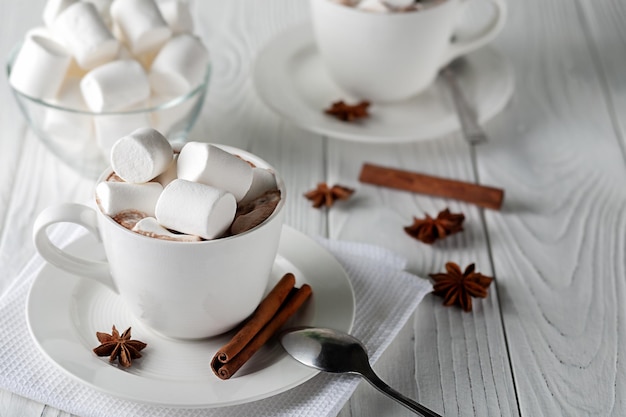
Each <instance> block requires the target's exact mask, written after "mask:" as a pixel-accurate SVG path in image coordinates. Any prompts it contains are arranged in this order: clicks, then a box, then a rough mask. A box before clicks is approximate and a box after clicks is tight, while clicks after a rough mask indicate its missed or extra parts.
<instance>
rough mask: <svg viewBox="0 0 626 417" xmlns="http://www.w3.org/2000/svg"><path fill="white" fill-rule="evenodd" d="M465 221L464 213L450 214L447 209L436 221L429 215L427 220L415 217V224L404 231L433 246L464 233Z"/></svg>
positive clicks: (441, 212)
mask: <svg viewBox="0 0 626 417" xmlns="http://www.w3.org/2000/svg"><path fill="white" fill-rule="evenodd" d="M464 220H465V216H464V215H463V213H450V210H448V209H445V210H443V211H440V212H439V214H437V218H435V219H433V218H432V217H430V216H429V215H428V214H427V215H426V218H425V219H418V218H417V217H413V224H412V225H410V226H407V227H405V228H404V231H405V232H407V233H408V234H409V236H411V237H414V238H415V239H417V240H421V241H422V242H424V243H428V244H431V243H433V242H435V241H436V240H437V239H443V238H444V237H446V236H449V235H451V234H454V233H458V232H460V231H462V230H463V221H464Z"/></svg>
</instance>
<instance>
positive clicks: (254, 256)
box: [33, 145, 285, 339]
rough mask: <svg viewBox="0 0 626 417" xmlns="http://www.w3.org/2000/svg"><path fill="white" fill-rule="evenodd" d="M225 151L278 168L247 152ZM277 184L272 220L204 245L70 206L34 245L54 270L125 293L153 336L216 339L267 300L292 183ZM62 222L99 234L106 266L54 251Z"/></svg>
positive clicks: (52, 214) (46, 221)
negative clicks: (52, 235)
mask: <svg viewBox="0 0 626 417" xmlns="http://www.w3.org/2000/svg"><path fill="white" fill-rule="evenodd" d="M220 147H222V148H223V149H225V150H226V151H228V152H231V153H234V154H236V155H239V156H241V157H242V158H243V159H245V160H247V161H250V162H252V163H253V164H255V165H256V166H258V167H261V168H267V169H272V167H271V166H270V165H269V164H267V163H266V162H265V161H263V160H261V159H260V158H258V157H256V156H254V155H252V154H250V153H248V152H245V151H242V150H240V149H236V148H232V147H228V146H221V145H220ZM274 172H275V171H274ZM110 173H111V171H110V170H109V171H107V172H105V173H104V174H103V176H102V177H101V180H102V179H105V178H107V177H108V175H109V174H110ZM276 182H277V184H278V187H279V189H280V191H281V199H280V202H279V204H278V206H277V207H276V209H275V210H274V212H273V213H272V215H271V216H270V217H269V218H267V219H266V220H265V221H264V222H263V223H262V224H260V225H259V226H257V227H255V228H253V229H251V230H249V231H247V232H244V233H241V234H238V235H235V236H230V237H226V238H220V239H215V240H207V241H202V242H177V241H168V240H162V239H156V238H152V237H147V236H144V235H141V234H138V233H135V232H133V231H130V230H128V229H126V228H124V227H123V226H121V225H119V224H118V223H116V222H115V221H114V220H113V219H112V218H111V217H109V216H107V215H105V214H104V213H102V212H101V211H100V210H99V209H93V208H91V207H88V206H85V205H81V204H63V205H59V206H54V207H49V208H47V209H45V210H44V211H42V212H41V214H40V215H39V216H38V217H37V219H36V221H35V225H34V230H33V237H34V242H35V246H36V248H37V250H38V251H39V253H40V254H41V255H42V256H43V257H44V258H45V259H46V260H47V261H48V262H50V263H51V264H53V265H55V266H57V267H59V268H61V269H64V270H66V271H69V272H71V273H74V274H77V275H79V276H81V277H85V279H88V278H91V279H95V280H97V281H99V282H101V283H102V284H104V285H106V286H107V287H109V288H110V289H111V290H113V291H114V292H116V293H118V294H119V295H120V296H121V297H122V299H123V300H124V302H125V303H126V305H127V306H128V307H129V309H130V310H131V311H132V313H133V315H134V316H135V317H136V318H138V319H139V320H140V321H142V322H143V323H145V324H146V325H148V326H149V327H151V328H152V329H153V330H155V331H157V332H159V333H161V334H163V335H165V336H169V337H173V338H182V339H198V338H205V337H210V336H215V335H218V334H221V333H223V332H225V331H228V330H230V329H232V328H233V327H235V326H236V325H237V324H239V323H240V322H241V321H243V320H244V319H245V318H246V317H248V316H249V315H250V314H251V313H252V312H253V311H254V309H255V308H256V307H257V305H258V304H259V302H260V301H261V299H262V298H263V295H264V294H265V291H266V287H267V286H268V282H269V277H270V272H271V269H272V265H273V263H274V259H275V257H276V252H277V250H278V242H279V240H280V234H281V229H282V224H283V218H284V211H285V210H284V205H285V185H284V182H283V180H282V179H281V177H280V176H279V175H278V173H276ZM59 222H71V223H76V224H79V225H81V226H84V227H85V228H87V229H88V230H89V231H90V232H91V233H94V234H96V235H97V236H99V238H100V239H101V240H102V243H103V246H104V251H105V254H106V258H107V262H99V261H95V260H89V259H83V258H78V257H76V256H73V255H71V254H69V253H67V252H65V251H63V250H62V249H60V248H58V247H57V246H55V245H54V244H53V243H52V242H51V241H50V239H49V237H48V234H47V232H46V229H47V228H48V226H50V225H52V224H54V223H59Z"/></svg>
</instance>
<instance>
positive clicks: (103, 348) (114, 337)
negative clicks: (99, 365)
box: [93, 326, 148, 368]
mask: <svg viewBox="0 0 626 417" xmlns="http://www.w3.org/2000/svg"><path fill="white" fill-rule="evenodd" d="M96 337H97V338H98V340H99V341H100V343H101V345H100V346H98V347H96V348H94V349H93V351H94V353H95V354H96V355H98V356H108V357H109V362H113V361H115V359H117V360H118V362H119V364H120V365H122V366H123V367H124V368H128V367H129V366H130V365H131V364H132V360H133V359H137V358H141V353H139V351H140V350H142V349H143V348H145V347H146V346H148V345H147V344H145V343H144V342H140V341H139V340H131V339H130V327H129V328H128V329H126V330H125V331H124V332H123V333H122V335H121V336H120V333H119V332H118V331H117V329H116V328H115V326H113V330H112V331H111V334H108V333H101V332H96Z"/></svg>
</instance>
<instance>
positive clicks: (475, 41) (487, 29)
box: [440, 0, 507, 67]
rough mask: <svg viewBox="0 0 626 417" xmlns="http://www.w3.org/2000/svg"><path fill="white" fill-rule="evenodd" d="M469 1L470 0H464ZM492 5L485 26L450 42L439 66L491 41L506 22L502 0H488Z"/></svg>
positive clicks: (504, 5)
mask: <svg viewBox="0 0 626 417" xmlns="http://www.w3.org/2000/svg"><path fill="white" fill-rule="evenodd" d="M465 1H471V0H465ZM489 2H490V3H491V4H493V6H494V9H495V10H494V15H493V17H492V18H491V19H490V20H489V22H487V23H486V24H485V26H484V27H483V28H482V29H480V30H478V31H477V32H476V33H475V34H474V35H473V36H471V37H470V38H468V39H464V40H461V41H456V42H452V43H451V44H450V46H449V48H448V51H447V52H446V53H445V54H444V56H443V60H442V62H441V65H440V67H444V66H445V65H447V64H449V63H450V61H452V60H453V59H455V58H457V57H459V56H461V55H465V54H467V53H469V52H472V51H474V50H476V49H478V48H480V47H481V46H484V45H486V44H487V43H489V42H491V41H492V40H493V39H494V38H495V37H496V36H497V35H498V33H499V32H500V30H502V28H503V27H504V23H505V22H506V14H507V9H506V4H505V3H504V0H489Z"/></svg>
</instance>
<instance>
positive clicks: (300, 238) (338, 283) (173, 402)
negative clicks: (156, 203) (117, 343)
mask: <svg viewBox="0 0 626 417" xmlns="http://www.w3.org/2000/svg"><path fill="white" fill-rule="evenodd" d="M86 237H88V235H82V236H80V237H78V238H76V239H74V240H73V241H72V242H70V243H69V245H72V244H75V245H76V244H78V243H80V242H81V240H83V239H85V238H86ZM298 251H299V252H301V253H300V254H299V256H302V257H303V258H302V259H293V252H298ZM285 252H287V253H289V254H290V255H289V256H285ZM304 252H306V254H305V253H304ZM311 254H312V255H313V257H312V256H311ZM305 256H306V257H308V258H309V259H305V258H304V257H305ZM279 257H282V258H283V259H285V260H286V261H287V262H289V263H290V264H293V265H294V266H295V267H296V269H298V270H300V271H301V272H304V274H303V275H304V277H298V278H297V279H298V285H301V282H302V283H309V284H311V285H312V286H313V288H314V291H315V288H316V286H319V285H320V284H322V285H325V286H327V287H329V288H326V290H325V291H326V292H327V294H326V295H327V296H328V295H329V294H328V291H337V290H339V291H340V292H341V291H343V294H342V295H341V297H342V303H341V304H340V305H339V304H333V305H332V306H333V309H328V308H324V301H323V300H322V301H321V302H319V300H320V295H319V294H320V291H319V287H318V291H316V292H314V297H317V300H316V301H315V302H316V304H315V305H308V306H307V307H306V308H305V310H304V311H305V313H306V311H307V310H312V311H313V313H312V314H313V316H312V318H311V320H310V321H311V323H305V324H306V325H313V326H317V325H321V324H320V323H316V322H315V320H319V317H318V316H317V314H318V313H322V314H324V316H323V317H322V320H321V321H322V322H325V323H322V324H325V325H326V326H328V321H329V319H330V318H331V316H332V317H337V315H338V314H339V315H341V316H344V318H343V321H344V325H343V326H339V327H338V329H339V330H343V331H346V332H350V331H351V330H352V327H353V326H354V320H355V310H356V299H355V294H354V289H353V287H352V283H351V281H350V278H349V276H348V275H347V273H346V271H345V269H344V268H343V267H342V266H341V264H340V263H339V261H338V260H337V259H336V258H335V257H334V256H333V255H332V254H331V253H330V252H329V251H328V250H326V249H325V248H323V247H322V246H321V245H320V244H319V243H317V242H315V241H314V240H313V239H312V238H310V237H309V236H307V235H305V234H304V233H302V232H299V231H297V230H295V229H293V228H291V227H289V226H287V225H283V229H282V231H281V243H280V244H279V251H278V256H277V261H275V264H276V263H277V262H278V258H279ZM313 258H315V259H313ZM320 260H321V261H322V262H323V263H324V264H325V265H326V267H325V268H324V270H323V271H321V272H322V273H320V270H321V267H320ZM306 264H308V265H306ZM313 267H315V270H314V271H313V270H312V268H313ZM303 269H304V270H303ZM324 271H325V273H324ZM50 275H52V277H51V276H50ZM63 275H69V277H67V276H63ZM301 279H302V281H301ZM51 280H52V281H54V280H57V281H58V282H64V283H65V284H64V285H65V287H66V290H68V291H69V292H71V291H72V290H74V289H75V288H76V287H77V286H78V285H87V286H88V287H90V288H91V287H94V288H95V291H108V289H106V288H105V287H103V286H100V285H99V284H98V283H96V282H95V281H91V280H84V279H80V278H79V277H76V276H73V275H72V274H70V273H67V272H65V271H62V270H59V269H57V268H54V267H53V266H52V265H49V264H46V265H45V266H44V267H43V268H42V269H41V270H40V272H39V273H38V274H37V276H36V277H35V279H34V281H33V283H32V285H31V287H30V289H29V292H28V295H27V299H26V322H27V325H28V331H29V333H30V335H31V338H32V339H33V341H34V343H35V345H36V346H37V348H38V350H39V351H40V352H41V353H43V355H44V356H45V357H46V358H47V359H48V360H49V361H50V362H51V363H52V364H53V365H54V366H55V367H56V368H57V369H60V370H61V371H62V372H63V373H64V374H65V375H68V376H70V377H71V378H72V379H73V380H74V381H77V382H79V383H80V384H81V385H83V386H87V387H91V388H93V389H95V390H97V391H99V392H103V393H106V394H109V395H112V396H114V397H117V398H121V399H125V400H130V401H133V402H137V403H144V404H149V405H154V406H165V407H171V408H190V409H191V408H219V407H226V406H232V405H240V404H245V403H249V402H253V401H258V400H261V399H265V398H269V397H272V396H274V395H277V394H280V393H283V392H285V391H288V390H290V389H292V388H295V387H297V386H299V385H301V384H302V383H304V382H306V381H308V380H309V379H311V378H313V377H314V376H316V375H317V374H318V373H319V371H318V370H316V369H312V368H307V367H304V366H302V365H301V364H299V363H298V362H296V361H295V360H294V359H292V358H290V357H289V356H288V355H287V353H285V352H281V353H280V354H279V358H278V360H276V361H274V362H273V363H271V364H270V365H269V366H267V367H264V368H262V369H260V370H258V371H256V372H253V373H251V374H249V375H243V376H235V377H234V378H231V379H230V380H228V381H222V380H220V379H218V378H217V377H215V376H214V375H212V374H211V375H209V379H207V382H206V383H205V384H202V385H204V387H199V389H204V391H203V392H202V395H199V394H198V395H197V396H196V398H195V399H193V400H192V399H190V398H189V396H186V395H182V396H181V397H180V398H179V399H173V398H172V397H173V395H171V394H172V392H169V391H168V394H169V395H167V396H164V395H161V394H163V392H162V391H163V390H164V389H163V387H161V388H159V389H158V390H150V389H147V390H146V389H145V388H146V387H143V388H142V389H138V391H151V393H150V392H148V393H147V394H145V395H143V396H137V395H133V394H129V393H128V391H127V389H125V388H127V387H128V382H131V381H132V382H133V383H136V382H137V381H138V378H139V380H141V379H143V380H147V381H151V380H152V381H153V380H154V379H155V378H154V377H153V378H150V377H148V376H141V375H135V374H130V373H127V372H124V371H123V370H120V369H118V368H117V367H115V366H111V365H109V364H108V363H106V361H105V360H99V359H101V358H96V357H94V356H93V354H92V352H90V351H89V349H84V347H85V345H84V343H82V342H81V341H80V340H77V338H78V339H80V335H79V334H78V333H77V331H76V330H75V329H74V328H72V329H71V330H72V331H73V333H75V335H74V338H73V340H66V342H68V341H69V342H70V343H74V344H76V345H79V346H82V350H84V351H86V352H81V354H83V355H82V356H83V357H84V358H83V359H87V362H85V364H84V365H82V366H83V367H84V370H87V371H92V372H96V371H102V370H104V371H105V372H106V373H107V374H108V375H114V378H115V379H117V382H116V384H115V386H116V388H117V389H111V388H110V386H109V388H107V387H105V386H102V384H98V383H97V382H94V381H90V380H86V379H85V378H84V377H83V376H81V375H79V374H78V373H76V372H72V370H70V368H71V366H76V363H75V361H73V362H74V363H69V364H68V362H69V361H71V360H72V359H73V358H68V357H65V356H63V353H59V352H58V351H50V349H49V347H46V343H45V341H43V340H40V338H41V337H42V335H41V331H40V330H38V328H40V326H42V325H48V324H50V323H49V322H47V323H42V322H41V321H40V322H39V323H37V319H36V318H35V317H37V315H41V314H43V315H44V321H45V319H47V320H48V321H50V320H52V319H51V318H50V317H52V316H48V315H46V312H45V310H46V308H42V307H41V306H38V305H37V303H38V301H40V299H39V298H41V295H37V292H38V291H41V289H40V288H39V287H42V288H44V285H43V284H42V283H43V282H45V283H46V284H50V281H51ZM316 283H317V285H316ZM322 293H324V291H322ZM49 303H50V304H52V305H55V304H56V305H57V307H56V309H57V310H60V309H66V310H71V308H72V307H71V306H69V305H68V306H64V307H59V306H58V305H59V303H58V302H57V301H55V300H49ZM318 304H319V305H318ZM326 305H328V302H326ZM48 307H50V305H48ZM53 309H54V307H53ZM337 309H340V310H341V311H339V312H338V311H337ZM34 310H39V312H36V311H34ZM329 310H334V311H333V312H330V311H329ZM68 324H69V326H75V324H74V323H73V322H70V323H65V324H63V323H61V324H58V325H57V326H58V327H59V328H62V327H63V326H64V325H68ZM94 337H95V336H94ZM150 337H151V338H154V337H157V338H160V339H157V340H162V339H167V340H169V341H170V342H172V339H169V338H166V337H164V336H159V335H158V334H157V333H156V332H150ZM94 340H95V339H94ZM152 340H154V339H152ZM174 342H176V341H174ZM200 342H201V341H200ZM94 343H95V344H97V341H95V342H94ZM152 343H153V344H154V342H152ZM161 343H163V342H161ZM179 343H189V342H188V341H180V342H179ZM95 344H94V346H95ZM210 356H211V355H210V353H209V354H207V357H206V362H207V363H208V362H210ZM91 359H93V361H91V362H89V360H91ZM70 365H71V366H70ZM274 367H280V368H281V371H282V372H284V373H282V374H281V378H280V383H279V384H276V383H274V384H270V385H272V386H273V388H269V389H268V388H263V389H256V390H253V391H255V393H254V394H248V395H239V394H240V393H239V394H238V393H235V394H233V395H232V396H231V397H229V398H226V399H224V398H220V399H216V398H212V399H211V398H210V397H211V393H212V390H211V387H212V386H216V387H218V388H219V385H221V384H230V385H229V386H228V388H232V389H229V391H237V387H239V389H244V390H245V389H246V387H249V386H250V385H251V384H252V386H254V384H257V386H261V385H265V383H264V381H263V376H264V374H267V373H270V371H271V370H272V368H274ZM98 368H99V369H98ZM112 372H115V374H112ZM289 375H291V378H286V377H287V376H289ZM270 377H271V375H270ZM168 383H169V384H170V385H171V386H170V387H169V389H172V388H173V387H177V388H178V390H179V391H184V390H185V389H186V388H187V387H189V386H191V385H194V386H197V385H198V382H197V381H189V382H187V383H185V382H184V381H181V380H179V379H175V380H174V379H171V380H170V382H168ZM109 385H110V384H109ZM166 385H167V384H166ZM225 386H226V385H224V386H222V388H224V387H225ZM242 387H243V388H242ZM213 394H214V395H215V394H216V393H213ZM223 394H224V393H223V392H220V393H219V395H223ZM238 395H239V396H238Z"/></svg>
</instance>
